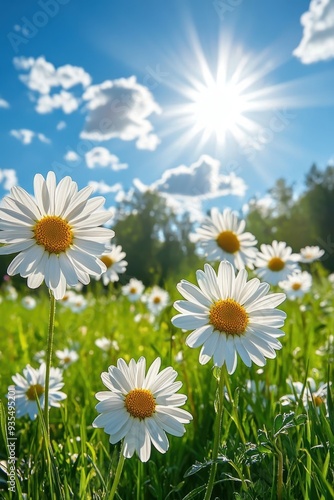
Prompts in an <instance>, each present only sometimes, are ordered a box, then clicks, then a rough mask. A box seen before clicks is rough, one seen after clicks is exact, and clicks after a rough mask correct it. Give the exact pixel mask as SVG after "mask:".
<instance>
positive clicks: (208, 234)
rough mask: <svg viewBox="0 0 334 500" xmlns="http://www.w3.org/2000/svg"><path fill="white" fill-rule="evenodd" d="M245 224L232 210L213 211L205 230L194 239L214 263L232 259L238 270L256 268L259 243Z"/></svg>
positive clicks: (203, 225)
mask: <svg viewBox="0 0 334 500" xmlns="http://www.w3.org/2000/svg"><path fill="white" fill-rule="evenodd" d="M245 225H246V223H245V221H244V220H239V218H238V216H237V214H236V213H235V212H232V210H231V209H230V208H225V210H224V211H223V213H221V212H219V210H218V209H217V208H212V209H211V217H206V219H205V221H204V223H203V224H202V226H201V227H199V228H197V230H196V233H197V234H194V235H192V240H194V241H197V242H199V243H200V245H201V247H202V248H203V250H204V252H205V256H206V257H207V258H208V260H210V261H215V260H219V261H220V260H224V259H225V260H228V261H229V262H231V264H234V265H235V267H236V268H237V269H242V268H244V267H249V268H250V269H253V268H254V263H255V259H256V254H257V248H256V247H255V245H256V243H257V240H256V239H255V236H253V235H252V234H251V233H245V232H244V229H245Z"/></svg>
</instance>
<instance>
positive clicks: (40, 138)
mask: <svg viewBox="0 0 334 500" xmlns="http://www.w3.org/2000/svg"><path fill="white" fill-rule="evenodd" d="M36 137H37V139H39V140H40V141H41V142H44V143H45V144H51V140H50V139H49V138H48V137H46V136H45V135H44V134H40V133H39V134H36Z"/></svg>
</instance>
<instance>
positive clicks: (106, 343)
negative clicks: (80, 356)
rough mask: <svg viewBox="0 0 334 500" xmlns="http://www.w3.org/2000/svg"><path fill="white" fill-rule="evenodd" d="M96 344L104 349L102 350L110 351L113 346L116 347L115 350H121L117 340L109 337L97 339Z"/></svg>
mask: <svg viewBox="0 0 334 500" xmlns="http://www.w3.org/2000/svg"><path fill="white" fill-rule="evenodd" d="M95 345H96V346H97V347H98V348H99V349H102V351H109V350H110V349H111V348H112V349H115V351H119V345H118V342H117V340H110V339H107V337H101V338H100V339H96V340H95Z"/></svg>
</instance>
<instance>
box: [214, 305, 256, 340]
mask: <svg viewBox="0 0 334 500" xmlns="http://www.w3.org/2000/svg"><path fill="white" fill-rule="evenodd" d="M209 322H210V323H211V325H213V326H214V328H215V330H218V331H219V332H221V333H226V334H227V335H242V334H243V333H245V331H246V328H247V325H248V314H247V312H246V310H245V308H244V307H243V306H241V305H240V304H238V302H236V301H235V300H234V299H224V300H218V301H217V302H215V303H214V304H213V305H212V306H211V308H210V312H209Z"/></svg>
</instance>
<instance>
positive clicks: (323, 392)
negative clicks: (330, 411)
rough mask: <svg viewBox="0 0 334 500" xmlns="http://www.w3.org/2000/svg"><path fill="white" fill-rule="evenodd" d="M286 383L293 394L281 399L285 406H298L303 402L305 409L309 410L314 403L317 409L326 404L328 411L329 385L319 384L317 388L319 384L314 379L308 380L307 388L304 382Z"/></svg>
mask: <svg viewBox="0 0 334 500" xmlns="http://www.w3.org/2000/svg"><path fill="white" fill-rule="evenodd" d="M286 382H287V384H288V385H289V387H290V389H291V390H292V393H291V394H286V395H285V396H282V397H281V398H280V402H281V404H282V405H283V406H287V405H291V404H296V403H298V401H299V400H301V401H302V403H303V406H304V407H305V408H308V407H309V406H310V403H311V402H312V401H313V404H314V406H316V407H317V408H318V407H320V406H321V405H322V404H325V406H326V409H327V405H326V397H327V386H328V385H327V383H325V384H319V386H318V388H317V384H316V382H315V380H314V379H313V378H312V377H308V378H307V381H306V386H305V384H303V383H302V382H292V381H291V380H287V381H286ZM330 385H331V384H330Z"/></svg>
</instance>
